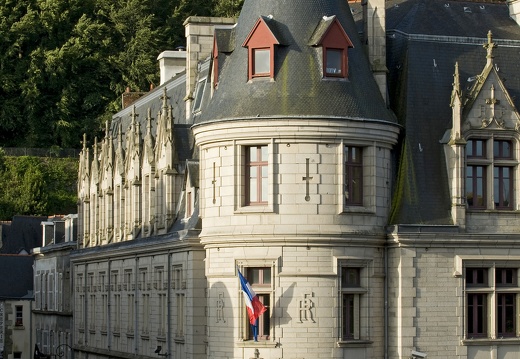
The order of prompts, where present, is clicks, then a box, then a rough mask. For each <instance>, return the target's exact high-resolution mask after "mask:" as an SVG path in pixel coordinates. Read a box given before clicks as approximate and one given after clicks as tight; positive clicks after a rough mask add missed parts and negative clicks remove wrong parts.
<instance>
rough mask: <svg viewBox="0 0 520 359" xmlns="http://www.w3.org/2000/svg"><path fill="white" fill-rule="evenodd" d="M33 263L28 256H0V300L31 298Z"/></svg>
mask: <svg viewBox="0 0 520 359" xmlns="http://www.w3.org/2000/svg"><path fill="white" fill-rule="evenodd" d="M33 263H34V258H33V257H32V256H30V255H8V254H0V273H1V274H0V300H2V299H22V298H32V296H33V295H32V290H33V268H32V266H33Z"/></svg>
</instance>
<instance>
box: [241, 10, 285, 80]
mask: <svg viewBox="0 0 520 359" xmlns="http://www.w3.org/2000/svg"><path fill="white" fill-rule="evenodd" d="M273 22H274V20H273V18H272V16H261V17H260V18H259V19H258V20H257V22H256V23H255V25H254V26H253V28H252V29H251V31H250V33H249V35H248V36H247V38H246V40H245V41H244V43H243V44H242V46H243V47H247V49H248V79H249V80H252V79H253V78H259V77H260V78H261V77H265V78H274V58H275V50H276V48H275V45H280V42H279V41H278V37H277V36H276V34H275V33H276V31H275V27H274V24H273Z"/></svg>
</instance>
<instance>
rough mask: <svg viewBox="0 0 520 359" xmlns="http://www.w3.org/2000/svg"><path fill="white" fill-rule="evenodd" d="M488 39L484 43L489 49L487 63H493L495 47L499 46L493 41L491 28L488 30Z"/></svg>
mask: <svg viewBox="0 0 520 359" xmlns="http://www.w3.org/2000/svg"><path fill="white" fill-rule="evenodd" d="M487 38H488V41H487V43H486V44H484V48H485V49H486V50H487V55H486V58H487V64H488V65H489V64H491V63H492V62H493V57H494V56H493V49H494V48H495V47H497V45H496V44H495V43H494V42H493V34H492V33H491V30H489V31H488V34H487Z"/></svg>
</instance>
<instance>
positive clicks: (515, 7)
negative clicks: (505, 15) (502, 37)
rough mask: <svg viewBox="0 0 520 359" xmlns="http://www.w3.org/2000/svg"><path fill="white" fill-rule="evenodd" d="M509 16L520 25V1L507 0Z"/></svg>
mask: <svg viewBox="0 0 520 359" xmlns="http://www.w3.org/2000/svg"><path fill="white" fill-rule="evenodd" d="M507 7H508V8H509V16H510V17H511V19H513V20H515V21H516V23H517V24H518V25H520V0H507Z"/></svg>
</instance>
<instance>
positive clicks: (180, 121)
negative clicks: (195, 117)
mask: <svg viewBox="0 0 520 359" xmlns="http://www.w3.org/2000/svg"><path fill="white" fill-rule="evenodd" d="M164 88H166V93H167V96H168V97H169V99H168V105H171V106H173V110H172V114H173V117H174V131H173V132H174V136H175V144H176V148H177V152H178V158H179V163H184V161H185V160H187V159H191V158H194V157H196V149H195V143H194V140H193V135H192V133H191V129H190V126H191V124H190V123H187V122H186V105H185V101H184V97H185V96H186V76H185V73H184V72H183V73H181V74H179V75H177V76H175V77H174V78H173V79H171V80H169V81H167V82H165V83H164V84H163V85H161V86H158V87H156V88H155V89H153V90H152V91H150V92H149V93H147V94H145V95H144V96H142V97H141V98H139V99H138V100H137V101H136V102H134V103H133V104H132V105H130V106H128V107H127V108H125V109H123V110H121V111H119V112H118V113H117V114H115V115H114V116H113V117H112V123H111V125H110V131H111V133H112V138H113V142H114V148H117V147H118V144H117V139H118V138H117V134H118V128H119V124H122V125H123V126H122V129H123V147H125V146H126V141H125V133H126V131H127V130H128V128H129V126H130V122H131V116H130V114H131V113H132V108H133V106H135V112H136V114H137V115H138V116H137V118H136V120H137V122H139V123H140V128H141V136H142V138H144V137H145V136H146V129H147V117H148V108H150V110H151V115H152V121H151V124H152V133H154V134H155V133H156V130H157V114H158V113H159V111H161V109H162V104H163V102H162V99H161V97H162V95H163V93H164ZM125 150H126V149H125Z"/></svg>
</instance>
